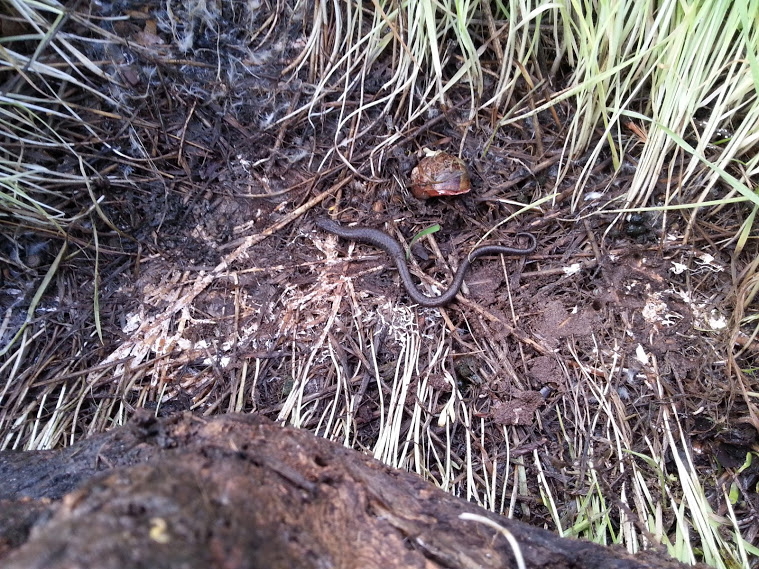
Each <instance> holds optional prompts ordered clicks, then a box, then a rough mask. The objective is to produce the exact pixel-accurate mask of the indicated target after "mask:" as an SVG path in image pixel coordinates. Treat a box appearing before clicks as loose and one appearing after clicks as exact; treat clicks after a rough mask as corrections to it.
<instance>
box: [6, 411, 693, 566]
mask: <svg viewBox="0 0 759 569" xmlns="http://www.w3.org/2000/svg"><path fill="white" fill-rule="evenodd" d="M0 480H2V481H3V483H2V485H1V486H0V500H4V502H0V508H2V509H3V511H4V512H5V514H4V515H0V526H1V527H0V563H1V564H2V566H3V567H5V568H8V569H20V568H24V569H26V568H35V567H39V568H43V567H44V568H46V569H49V568H64V567H98V568H103V569H108V568H114V569H115V568H119V569H121V568H129V567H151V568H153V567H180V566H181V567H186V568H194V567H203V568H207V567H224V568H228V567H251V568H254V567H261V568H264V567H265V568H267V569H277V568H285V567H286V568H291V567H314V568H317V567H320V568H321V567H345V568H348V567H361V568H373V567H377V568H382V569H393V568H401V567H403V568H412V567H419V568H428V569H432V568H438V567H464V568H469V567H493V568H495V567H497V568H499V569H502V568H505V567H515V566H516V565H515V562H514V557H513V555H512V551H511V548H510V547H509V545H508V544H507V542H506V540H505V539H504V538H503V537H502V536H500V535H497V534H496V532H495V531H494V530H493V529H491V528H489V527H486V526H484V525H482V524H478V523H475V522H472V521H466V520H462V519H460V518H459V515H460V514H461V513H463V512H474V513H478V514H481V515H483V516H486V517H488V518H490V519H491V520H494V521H496V522H497V523H499V524H500V525H502V526H504V527H506V528H508V530H509V531H511V533H512V534H513V535H514V537H515V538H516V540H517V541H518V542H519V544H520V545H521V549H522V553H523V555H524V557H525V560H526V562H527V566H528V567H531V568H543V567H545V568H548V567H550V568H562V567H574V568H577V567H584V568H587V569H593V568H599V569H600V568H603V569H612V568H614V569H617V568H618V569H623V568H624V569H628V568H629V569H633V568H648V567H665V568H666V567H672V568H674V567H682V566H681V565H680V564H678V563H677V562H675V561H673V560H671V559H668V558H666V557H661V556H658V555H657V554H654V553H645V554H643V555H640V556H631V555H628V554H627V553H626V552H625V551H623V550H622V549H620V548H604V547H600V546H597V545H594V544H590V543H586V542H583V541H579V540H571V539H562V538H559V537H558V536H556V535H555V534H553V533H551V532H548V531H545V530H543V529H539V528H534V527H531V526H528V525H526V524H523V523H520V522H517V521H513V520H507V519H505V518H502V517H500V516H497V515H495V514H492V513H489V512H487V511H485V510H482V509H481V508H478V507H477V506H475V505H473V504H470V503H468V502H466V501H464V500H462V499H459V498H456V497H454V496H451V495H449V494H446V493H445V492H442V491H440V490H439V489H437V488H435V487H434V486H432V485H431V484H429V483H427V482H425V481H423V480H421V479H419V478H418V477H417V476H414V475H412V474H409V473H406V472H400V471H396V470H393V469H390V468H388V467H386V466H384V465H382V464H381V463H379V462H377V461H375V460H373V459H372V458H370V457H368V456H365V455H362V454H359V453H357V452H355V451H352V450H350V449H347V448H345V447H342V446H339V445H337V444H334V443H331V442H329V441H327V440H324V439H319V438H316V437H314V436H313V435H311V434H310V433H308V432H305V431H298V430H295V429H286V428H282V427H280V426H278V425H276V424H274V423H271V422H270V421H268V420H266V419H262V418H259V417H254V416H250V415H228V416H220V417H215V418H212V419H208V420H206V419H201V418H198V417H195V416H192V415H189V414H187V415H182V416H177V417H174V418H170V419H165V420H159V421H156V420H154V419H152V418H150V417H144V416H143V417H142V418H140V419H139V420H136V421H134V422H133V423H131V424H130V425H129V426H127V427H124V428H121V429H115V430H113V431H111V432H109V433H106V434H105V435H101V436H98V437H94V438H92V439H88V440H85V441H82V442H79V443H78V444H76V445H75V446H73V447H71V448H68V449H63V450H60V451H50V452H26V453H14V452H3V453H0ZM8 512H10V513H11V514H10V515H8ZM35 521H36V524H35V526H34V528H33V529H32V531H31V532H29V528H30V526H31V524H32V523H33V522H35Z"/></svg>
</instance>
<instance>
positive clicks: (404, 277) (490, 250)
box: [316, 217, 537, 306]
mask: <svg viewBox="0 0 759 569" xmlns="http://www.w3.org/2000/svg"><path fill="white" fill-rule="evenodd" d="M316 225H317V227H320V228H322V229H324V230H325V231H329V232H330V233H334V234H335V235H337V236H338V237H343V238H345V239H353V240H355V241H360V242H361V243H368V244H369V245H374V246H375V247H379V248H380V249H383V250H384V251H385V252H386V253H387V254H388V255H390V256H391V257H392V259H393V261H395V266H396V267H398V273H399V274H400V275H401V281H402V282H403V286H404V287H406V292H408V295H409V296H410V297H411V299H412V300H413V301H414V302H416V303H417V304H420V305H421V306H443V305H444V304H448V303H449V302H451V301H452V300H453V299H454V298H455V297H456V295H457V294H458V293H459V289H461V285H462V283H463V282H464V276H465V275H466V272H467V271H468V270H469V265H471V264H472V261H474V260H475V259H476V258H477V257H481V256H482V255H529V254H530V253H532V252H533V251H535V247H536V246H537V241H536V239H535V236H534V235H533V234H532V233H517V237H527V238H528V239H529V240H530V245H529V246H528V247H526V248H525V249H516V248H514V247H503V246H501V245H485V246H484V247H478V248H477V249H475V250H474V251H472V252H471V253H469V256H468V257H466V258H465V259H464V260H463V261H461V266H459V270H458V271H456V276H454V277H453V282H452V283H451V286H450V287H448V290H447V291H445V292H444V293H443V294H441V295H440V296H426V295H424V294H422V293H421V292H419V290H418V289H417V288H416V285H415V284H414V281H413V280H412V279H411V273H410V272H409V270H408V265H407V264H406V254H405V253H404V252H403V247H401V245H400V243H398V242H397V241H396V240H395V239H393V238H392V237H390V235H388V234H387V233H385V232H384V231H380V230H379V229H370V228H369V227H343V226H342V225H340V224H339V223H336V222H334V221H332V220H331V219H326V218H323V217H320V218H317V219H316Z"/></svg>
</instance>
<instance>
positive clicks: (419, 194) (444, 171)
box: [411, 152, 472, 200]
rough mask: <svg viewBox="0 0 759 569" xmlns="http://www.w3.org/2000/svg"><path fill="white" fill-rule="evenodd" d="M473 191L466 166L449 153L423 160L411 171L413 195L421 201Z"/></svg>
mask: <svg viewBox="0 0 759 569" xmlns="http://www.w3.org/2000/svg"><path fill="white" fill-rule="evenodd" d="M471 189H472V185H471V182H470V180H469V170H468V169H467V167H466V164H465V163H464V161H463V160H462V159H461V158H458V157H457V156H454V155H452V154H448V153H447V152H438V153H437V154H434V155H432V156H427V157H426V158H422V160H421V161H420V162H419V164H418V165H417V166H416V168H414V169H413V170H412V171H411V193H412V194H414V197H416V198H418V199H420V200H426V199H428V198H436V197H439V196H455V195H458V194H465V193H467V192H468V191H469V190H471Z"/></svg>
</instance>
